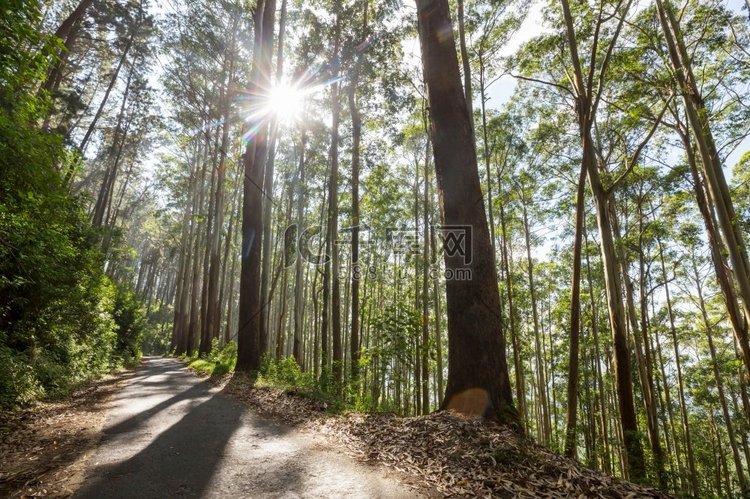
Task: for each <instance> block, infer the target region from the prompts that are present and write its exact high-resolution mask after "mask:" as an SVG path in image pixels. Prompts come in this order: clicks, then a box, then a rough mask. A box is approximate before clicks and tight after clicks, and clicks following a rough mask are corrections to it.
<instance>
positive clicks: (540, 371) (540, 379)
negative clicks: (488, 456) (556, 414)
mask: <svg viewBox="0 0 750 499" xmlns="http://www.w3.org/2000/svg"><path fill="white" fill-rule="evenodd" d="M522 196H523V198H524V199H523V201H522V210H523V227H524V240H525V242H526V263H527V275H528V278H529V293H530V298H531V315H532V318H533V322H534V343H535V347H536V348H535V350H536V352H535V353H536V368H537V369H536V370H537V373H536V374H537V385H538V390H537V391H538V393H539V408H540V409H541V411H540V419H541V425H540V429H541V432H540V434H541V437H542V438H541V443H542V445H545V446H549V444H550V441H551V439H552V428H551V425H550V416H549V405H548V402H547V378H546V376H545V371H544V369H545V360H546V359H545V358H544V356H543V352H542V344H541V340H540V337H539V335H540V330H539V312H538V311H537V303H536V287H535V286H534V261H533V259H532V258H531V227H530V226H529V214H528V208H527V203H528V202H529V201H530V200H528V199H526V197H525V194H522Z"/></svg>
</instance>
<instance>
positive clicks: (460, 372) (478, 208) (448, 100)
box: [417, 0, 519, 424]
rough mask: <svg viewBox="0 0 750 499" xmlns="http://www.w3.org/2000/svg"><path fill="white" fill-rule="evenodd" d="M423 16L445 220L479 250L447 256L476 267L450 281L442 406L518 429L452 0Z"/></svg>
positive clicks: (462, 266)
mask: <svg viewBox="0 0 750 499" xmlns="http://www.w3.org/2000/svg"><path fill="white" fill-rule="evenodd" d="M417 15H418V21H419V35H420V42H421V47H422V64H423V68H424V76H425V82H426V84H427V88H428V100H429V104H430V120H431V124H432V143H433V147H434V155H435V170H436V172H437V179H438V189H439V190H440V193H441V200H442V206H441V211H442V215H443V222H444V223H445V224H446V226H454V227H464V228H467V227H470V229H471V238H470V239H467V240H466V242H467V243H468V242H470V245H469V246H470V247H471V253H468V252H467V253H465V255H460V254H454V255H451V254H449V253H448V252H446V255H445V265H446V269H447V270H449V271H454V272H457V271H464V270H469V271H470V272H471V279H470V280H459V279H449V280H448V281H447V283H446V288H447V295H448V332H449V361H448V362H449V369H448V386H447V390H446V395H445V399H444V400H443V402H442V404H441V408H443V409H446V408H452V409H456V410H458V411H459V412H462V413H464V414H469V415H475V416H480V415H484V416H488V417H492V418H496V419H499V420H500V421H503V422H508V423H514V424H518V422H519V421H518V414H517V412H516V411H515V409H514V408H513V405H512V394H511V387H510V379H509V376H508V366H507V362H506V359H505V338H503V336H502V334H501V331H500V316H499V313H500V297H499V294H498V288H497V271H496V269H495V262H494V257H493V255H492V246H491V243H490V235H489V229H488V227H487V216H486V214H485V210H484V202H483V200H482V190H481V187H480V183H479V172H478V170H477V159H476V150H475V148H474V135H473V133H472V127H471V120H470V117H469V111H468V109H467V105H466V99H465V97H464V95H463V94H462V89H461V81H460V73H459V70H458V58H457V55H456V46H455V41H454V39H453V30H452V24H451V19H450V13H449V8H448V2H447V0H432V1H430V0H417ZM466 235H467V236H468V234H466ZM466 249H467V250H468V249H469V248H468V247H466ZM467 257H469V258H468V259H467ZM454 277H456V275H454Z"/></svg>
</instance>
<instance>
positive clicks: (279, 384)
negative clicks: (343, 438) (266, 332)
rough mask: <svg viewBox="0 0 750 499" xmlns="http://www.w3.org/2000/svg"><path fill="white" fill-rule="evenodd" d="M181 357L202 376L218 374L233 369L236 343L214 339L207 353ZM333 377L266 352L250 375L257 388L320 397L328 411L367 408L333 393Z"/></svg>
mask: <svg viewBox="0 0 750 499" xmlns="http://www.w3.org/2000/svg"><path fill="white" fill-rule="evenodd" d="M180 359H181V360H182V361H184V362H187V363H188V367H189V368H190V369H192V370H193V371H195V372H196V373H197V374H199V375H201V376H209V377H220V376H223V375H224V374H226V373H230V372H234V368H235V365H236V364H237V344H236V343H235V342H230V343H227V344H226V345H224V346H219V343H218V341H216V340H214V344H213V348H212V349H211V352H210V353H208V354H204V355H198V353H197V352H196V353H194V354H193V355H192V356H187V355H183V356H181V357H180ZM332 379H333V377H332V375H331V374H330V372H329V373H324V374H323V375H322V376H320V377H319V378H316V377H315V375H314V374H313V373H311V372H305V371H303V370H302V369H301V368H300V366H299V364H297V362H296V361H295V360H294V357H284V358H282V359H278V360H277V359H274V358H273V357H271V356H269V355H265V356H264V357H263V360H262V363H261V369H260V372H258V373H256V374H255V375H254V376H253V384H254V386H256V387H258V388H271V389H274V390H281V391H284V392H289V393H294V394H295V395H297V396H301V397H306V398H310V399H313V400H319V401H321V402H324V403H325V404H326V407H327V410H328V411H329V412H343V411H365V410H366V409H367V408H366V407H363V406H362V405H361V404H359V403H357V402H356V401H355V400H354V399H353V398H352V397H346V396H344V394H343V393H342V395H339V394H338V393H336V392H337V390H335V387H334V383H333V381H332Z"/></svg>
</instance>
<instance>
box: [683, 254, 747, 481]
mask: <svg viewBox="0 0 750 499" xmlns="http://www.w3.org/2000/svg"><path fill="white" fill-rule="evenodd" d="M691 263H692V270H693V277H694V279H695V288H696V292H697V293H698V305H699V306H700V311H701V317H702V318H703V325H704V327H705V328H706V338H707V339H708V351H709V352H710V354H711V366H712V367H713V371H714V380H715V382H716V390H717V392H718V394H719V403H720V405H721V411H722V414H723V415H724V425H725V427H726V430H727V435H728V436H729V446H730V447H731V449H732V457H733V458H734V466H735V471H736V472H737V480H738V481H739V484H740V489H741V490H742V491H743V494H744V492H745V491H746V490H747V481H746V479H745V471H744V469H743V465H742V457H740V452H739V449H738V448H737V438H736V435H735V432H734V423H732V415H731V414H730V413H729V406H728V404H727V398H726V394H725V392H724V381H723V378H722V376H721V371H719V364H718V361H717V359H716V347H715V346H714V339H713V333H712V329H713V326H712V325H711V321H710V320H709V318H708V313H707V312H706V303H705V300H704V298H703V286H702V285H701V279H700V276H699V275H698V267H697V266H696V264H695V259H693V261H692V262H691ZM717 435H718V433H717ZM727 490H731V489H730V488H729V483H727Z"/></svg>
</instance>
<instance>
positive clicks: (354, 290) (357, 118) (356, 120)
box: [348, 1, 370, 391]
mask: <svg viewBox="0 0 750 499" xmlns="http://www.w3.org/2000/svg"><path fill="white" fill-rule="evenodd" d="M369 9H370V2H369V1H365V2H364V8H363V12H362V29H361V34H360V36H361V37H362V38H364V37H366V36H367V15H368V11H369ZM361 65H362V54H360V55H359V56H358V57H357V62H356V63H355V65H354V69H353V71H352V76H351V83H350V84H349V94H348V97H349V113H350V114H351V117H352V259H351V264H352V267H353V268H352V281H351V295H352V296H351V327H350V338H351V339H350V342H349V346H350V350H351V378H352V386H354V387H355V389H356V390H357V391H359V385H358V377H359V358H360V345H359V344H360V338H359V333H360V331H359V307H360V303H359V302H360V298H359V282H360V280H361V278H362V271H361V269H360V265H359V224H360V219H359V170H360V142H361V140H362V116H361V115H360V113H359V106H358V105H357V85H358V84H359V73H360V68H361Z"/></svg>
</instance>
